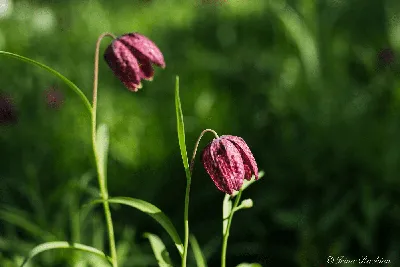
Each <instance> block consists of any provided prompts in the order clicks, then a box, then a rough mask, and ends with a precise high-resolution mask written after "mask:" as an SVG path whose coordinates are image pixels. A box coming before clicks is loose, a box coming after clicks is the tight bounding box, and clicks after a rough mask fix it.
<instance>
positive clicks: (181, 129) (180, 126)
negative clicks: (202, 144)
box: [175, 76, 190, 177]
mask: <svg viewBox="0 0 400 267" xmlns="http://www.w3.org/2000/svg"><path fill="white" fill-rule="evenodd" d="M175 111H176V125H177V130H178V141H179V148H180V150H181V156H182V161H183V167H184V168H185V172H186V177H189V175H190V171H189V161H188V156H187V150H186V143H185V125H184V123H183V112H182V105H181V100H180V97H179V76H176V83H175Z"/></svg>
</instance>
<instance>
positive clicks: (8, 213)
mask: <svg viewBox="0 0 400 267" xmlns="http://www.w3.org/2000/svg"><path fill="white" fill-rule="evenodd" d="M27 217H28V216H27V215H26V216H25V214H24V213H23V212H22V211H20V210H17V209H11V208H4V209H0V219H1V220H3V221H6V222H8V223H10V224H12V225H15V226H18V227H20V228H22V229H24V230H25V231H26V232H28V233H30V234H32V235H33V236H35V237H37V238H40V239H42V240H43V241H50V240H54V239H55V236H54V235H53V234H52V233H50V232H47V231H45V230H43V228H42V227H40V226H39V225H37V224H35V223H34V222H32V220H30V219H27Z"/></svg>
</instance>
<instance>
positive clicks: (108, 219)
mask: <svg viewBox="0 0 400 267" xmlns="http://www.w3.org/2000/svg"><path fill="white" fill-rule="evenodd" d="M105 36H110V37H112V38H115V36H114V35H113V34H111V33H103V34H102V35H100V36H99V38H98V39H97V43H96V52H95V57H94V78H93V105H92V145H93V152H94V157H95V161H96V170H97V178H98V182H99V187H100V194H101V198H102V199H103V200H104V201H103V207H104V215H105V218H106V224H107V231H108V239H109V243H110V253H111V261H112V265H113V267H118V261H117V249H116V247H115V238H114V227H113V222H112V218H111V211H110V205H109V203H108V201H107V200H108V192H107V187H106V184H105V177H104V175H103V173H102V172H101V171H100V165H99V162H100V161H99V155H98V151H97V146H96V112H97V84H98V76H99V51H100V43H101V40H102V39H103V38H104V37H105Z"/></svg>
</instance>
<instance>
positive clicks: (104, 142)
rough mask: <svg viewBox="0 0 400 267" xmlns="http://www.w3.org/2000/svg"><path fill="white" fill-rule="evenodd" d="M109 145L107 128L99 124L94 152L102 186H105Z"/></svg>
mask: <svg viewBox="0 0 400 267" xmlns="http://www.w3.org/2000/svg"><path fill="white" fill-rule="evenodd" d="M109 143H110V139H109V134H108V127H107V125H105V124H101V125H100V126H99V128H98V129H97V134H96V150H97V154H98V157H99V172H101V175H100V177H104V184H106V185H107V155H108V146H109ZM106 187H107V186H106Z"/></svg>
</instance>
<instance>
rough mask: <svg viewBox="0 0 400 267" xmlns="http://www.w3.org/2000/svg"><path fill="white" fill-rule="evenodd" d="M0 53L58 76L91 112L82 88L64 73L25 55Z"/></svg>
mask: <svg viewBox="0 0 400 267" xmlns="http://www.w3.org/2000/svg"><path fill="white" fill-rule="evenodd" d="M0 55H5V56H9V57H13V58H16V59H19V60H21V61H25V62H28V63H30V64H32V65H36V66H39V67H41V68H43V69H45V70H47V71H48V72H50V73H51V74H53V75H54V76H56V77H58V78H60V79H61V80H62V81H63V82H64V83H65V84H66V85H67V86H68V87H69V88H71V89H72V91H74V92H75V93H76V94H77V95H78V96H79V97H80V98H81V100H82V101H83V103H84V104H85V106H86V108H87V110H88V111H89V113H90V114H91V112H92V106H91V105H90V102H89V100H88V99H87V98H86V96H85V94H84V93H83V92H82V90H81V89H79V87H78V86H76V85H75V84H74V83H73V82H71V81H70V80H68V79H67V78H66V77H65V76H64V75H62V74H61V73H59V72H58V71H56V70H54V69H52V68H50V67H49V66H47V65H45V64H43V63H40V62H37V61H35V60H33V59H30V58H27V57H24V56H20V55H17V54H14V53H10V52H6V51H0Z"/></svg>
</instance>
